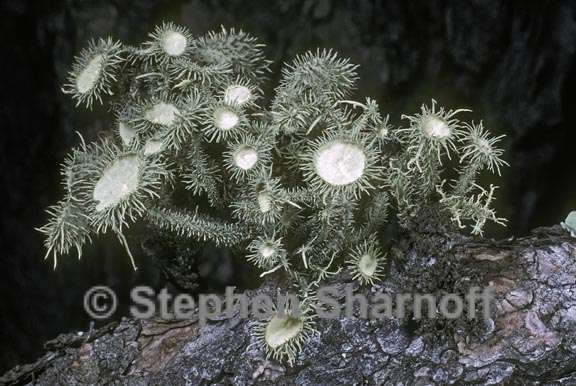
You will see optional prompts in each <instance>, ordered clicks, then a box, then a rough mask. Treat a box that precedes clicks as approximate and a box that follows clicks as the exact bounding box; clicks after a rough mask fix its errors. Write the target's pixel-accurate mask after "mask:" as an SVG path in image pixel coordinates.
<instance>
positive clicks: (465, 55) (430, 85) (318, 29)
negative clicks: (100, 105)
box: [0, 0, 576, 373]
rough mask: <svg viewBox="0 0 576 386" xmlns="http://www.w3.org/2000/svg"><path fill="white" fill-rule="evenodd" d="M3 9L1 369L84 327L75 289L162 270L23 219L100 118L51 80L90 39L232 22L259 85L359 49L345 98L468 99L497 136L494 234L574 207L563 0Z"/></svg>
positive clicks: (574, 83)
mask: <svg viewBox="0 0 576 386" xmlns="http://www.w3.org/2000/svg"><path fill="white" fill-rule="evenodd" d="M528 3H530V4H528ZM532 3H534V4H532ZM0 17H1V20H0V42H1V47H2V50H1V51H0V52H1V53H2V56H1V58H0V79H1V81H0V145H1V148H0V184H1V185H0V186H1V191H2V201H1V202H2V206H1V207H2V215H1V229H0V240H1V249H0V250H1V251H2V255H1V256H0V347H2V349H1V350H0V373H1V372H3V371H4V370H7V369H8V368H10V367H12V366H14V365H16V364H17V363H23V362H28V361H31V360H33V359H35V358H36V357H37V356H39V355H40V353H41V352H42V344H43V342H44V341H45V340H47V339H50V338H53V337H54V336H56V335H57V334H58V333H61V332H69V331H75V330H86V329H88V328H89V318H88V316H87V315H85V314H84V312H83V311H82V295H83V293H84V291H85V290H86V289H87V288H89V287H90V286H92V285H95V284H106V285H109V286H111V287H112V288H114V289H116V290H117V292H118V293H119V294H121V299H122V294H127V293H128V292H127V291H129V288H131V287H132V286H134V285H136V284H139V283H147V284H152V285H155V286H157V287H161V286H163V285H164V284H165V280H166V279H165V277H164V276H163V275H162V272H161V271H162V269H161V268H162V267H161V264H159V263H158V259H156V260H151V259H150V258H149V257H146V254H145V253H140V256H138V257H137V259H138V264H139V266H140V267H141V269H140V270H139V271H138V272H137V273H134V272H132V270H131V267H130V264H129V262H128V259H127V258H126V256H125V253H124V252H123V251H122V250H121V249H120V248H119V247H118V245H117V242H116V241H115V240H114V239H113V238H112V237H110V238H105V239H103V240H99V241H98V242H97V243H95V244H94V245H92V246H91V247H89V248H88V249H87V252H86V256H85V257H84V258H83V260H81V261H80V262H78V261H76V259H75V258H73V257H72V258H69V259H61V262H60V265H59V267H58V269H57V270H56V271H53V270H52V264H51V262H44V261H43V260H42V257H43V255H44V251H43V246H42V238H41V237H40V235H39V234H38V232H36V231H34V227H38V226H40V225H43V223H44V222H45V220H46V216H45V214H44V212H43V211H44V209H45V208H46V206H48V205H51V204H54V203H55V202H56V201H57V200H58V198H59V197H60V195H61V193H62V191H61V188H60V186H59V174H58V173H59V164H60V162H61V161H62V160H63V158H64V156H65V154H66V152H67V151H68V150H69V149H70V148H71V147H72V146H74V145H76V144H77V143H78V137H77V136H76V135H75V131H76V130H78V131H81V132H82V133H83V134H85V135H86V137H87V138H89V139H91V138H94V137H95V135H96V134H95V133H97V132H98V131H100V130H105V129H109V128H110V124H111V122H110V121H107V120H106V115H105V114H104V113H105V112H103V111H95V112H93V113H92V114H90V113H84V112H79V111H76V110H74V108H73V103H72V101H71V100H69V99H68V98H66V97H65V96H64V95H62V93H61V92H60V86H61V84H62V83H63V80H64V78H65V77H66V73H67V71H68V70H69V68H70V65H71V63H72V61H73V56H74V55H75V54H77V53H78V52H79V50H80V49H81V48H83V47H84V46H85V45H86V43H87V41H88V40H89V39H91V38H97V37H105V36H108V35H111V36H112V37H114V38H116V39H120V40H122V41H124V42H126V43H129V44H137V43H139V42H141V41H143V40H145V39H146V35H147V33H148V32H150V31H151V30H152V29H153V27H154V25H156V24H159V23H161V22H162V21H174V22H176V23H178V24H181V25H184V26H186V27H188V28H189V29H190V30H191V31H192V33H193V34H195V35H199V34H204V33H206V32H207V31H209V30H212V29H218V28H219V26H220V25H224V26H226V27H235V28H242V29H243V30H245V31H247V32H249V33H251V34H252V35H254V36H256V37H258V38H259V39H260V41H261V42H263V43H265V44H266V45H267V48H266V50H265V51H266V53H267V56H268V58H269V59H271V60H273V61H274V65H273V66H272V70H273V75H272V76H271V80H270V83H269V85H270V86H269V88H268V89H267V90H266V91H267V93H268V94H267V95H271V90H272V89H273V87H274V86H275V84H276V82H277V80H278V78H277V77H278V74H279V72H280V71H279V70H280V68H281V63H282V62H284V61H288V60H291V59H292V58H293V57H294V56H295V55H296V54H298V53H302V52H304V51H306V50H308V49H315V48H316V47H321V48H333V49H335V50H336V51H338V52H339V53H340V54H341V55H342V56H345V57H350V58H351V59H352V62H353V63H356V64H360V68H359V76H360V81H359V83H358V91H357V93H356V95H355V98H358V99H363V98H365V97H367V96H370V97H373V98H375V99H377V100H378V102H379V103H380V106H381V107H382V109H383V111H384V112H385V113H389V114H390V115H391V120H392V123H393V124H400V121H399V116H400V114H402V113H407V114H411V113H414V112H416V111H417V110H418V109H419V106H420V104H421V103H423V102H429V101H430V98H435V99H436V100H438V101H439V103H440V104H441V105H444V106H447V107H449V108H457V107H469V108H472V109H474V113H472V114H469V115H468V117H467V118H468V119H476V120H479V119H483V120H484V123H485V126H486V127H488V128H490V129H491V130H492V131H493V132H494V133H498V134H506V135H507V138H506V139H505V141H504V144H505V147H506V149H507V152H506V160H507V161H508V162H509V163H510V164H511V167H510V168H508V169H507V170H506V171H505V174H504V176H503V178H502V179H501V181H499V183H500V185H501V189H500V190H499V192H498V200H499V203H498V205H497V207H498V209H499V214H500V215H502V216H505V217H507V218H508V219H509V220H510V222H509V226H508V228H507V229H497V228H493V229H490V230H489V235H490V236H494V237H506V236H510V235H522V234H525V233H526V232H528V231H529V230H530V229H531V228H533V227H535V226H539V225H550V224H555V223H558V222H560V221H561V220H562V219H563V218H564V216H565V215H566V214H567V213H568V211H569V210H570V209H576V194H575V192H576V168H574V166H573V165H574V162H575V160H576V158H575V155H574V154H575V152H574V146H575V145H576V130H575V124H576V111H573V110H574V107H572V105H571V102H572V101H573V100H576V98H575V96H576V95H575V93H576V66H575V62H574V51H575V49H576V3H574V2H571V1H553V0H541V1H538V2H525V1H501V0H484V1H480V0H477V1H462V0H453V1H448V0H445V1H430V0H422V1H396V0H391V1H377V0H373V1H368V0H354V1H352V0H350V1H328V0H308V1H287V0H284V1H276V2H274V1H270V0H259V1H250V2H248V1H245V0H226V1H224V0H221V1H217V0H197V1H167V0H166V1H162V0H158V1H144V0H139V1H138V0H127V1H115V0H98V1H78V0H77V1H72V0H68V1H46V2H41V1H24V0H6V1H2V2H0ZM140 252H142V249H141V250H140ZM167 253H170V252H169V251H168V252H167ZM213 256H217V257H213ZM195 264H197V265H198V266H199V267H200V268H199V272H200V273H199V275H200V278H199V283H200V287H199V289H201V290H217V289H218V288H221V287H222V286H223V285H225V284H226V283H236V284H240V285H241V286H242V285H250V284H249V283H248V284H247V283H246V275H245V274H244V271H243V270H242V269H241V268H240V266H241V264H240V263H239V262H238V261H236V260H235V259H233V258H232V257H231V256H228V255H226V254H224V255H221V254H212V258H210V259H204V260H203V259H202V258H200V259H199V261H196V262H195ZM126 296H127V295H126ZM123 307H124V308H123V310H124V311H125V307H126V305H123ZM119 315H121V312H119V313H118V315H117V316H119Z"/></svg>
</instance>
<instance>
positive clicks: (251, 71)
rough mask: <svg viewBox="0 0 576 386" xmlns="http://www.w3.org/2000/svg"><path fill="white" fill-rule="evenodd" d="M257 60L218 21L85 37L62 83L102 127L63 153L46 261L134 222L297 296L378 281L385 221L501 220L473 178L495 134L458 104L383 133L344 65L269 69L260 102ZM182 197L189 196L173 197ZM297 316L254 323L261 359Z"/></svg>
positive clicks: (301, 337)
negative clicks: (242, 260) (283, 281)
mask: <svg viewBox="0 0 576 386" xmlns="http://www.w3.org/2000/svg"><path fill="white" fill-rule="evenodd" d="M269 65H270V62H268V61H267V60H266V59H265V58H264V54H263V46H262V45H261V44H259V43H258V42H257V41H256V39H254V38H253V37H251V36H249V35H248V34H246V33H244V32H242V31H234V30H225V29H222V30H221V31H220V32H212V33H209V34H207V35H206V36H201V37H194V36H192V34H191V33H190V32H188V31H187V29H185V28H183V27H179V26H175V25H173V24H163V25H161V26H159V27H157V28H156V29H155V30H154V32H153V33H152V34H151V35H150V37H149V40H148V41H147V42H145V43H143V44H142V45H140V46H129V45H124V44H122V43H120V42H113V41H112V40H111V39H108V40H100V41H98V42H95V43H91V44H89V47H88V48H87V49H86V50H85V51H83V52H82V53H81V55H80V57H79V58H78V59H77V60H76V63H75V64H74V65H73V71H72V72H71V74H70V77H69V80H68V82H67V84H66V86H65V87H64V91H65V92H66V93H67V94H70V95H71V96H72V98H73V99H74V100H75V101H76V102H77V103H78V104H81V105H84V106H86V107H91V106H92V105H93V104H94V103H96V102H98V103H104V102H106V103H108V106H109V108H110V110H111V111H112V112H113V114H112V117H111V122H114V124H113V125H112V126H113V127H114V128H115V129H114V130H113V133H109V135H108V136H106V137H105V138H103V139H101V140H99V141H98V142H96V143H91V144H85V143H84V140H83V139H81V144H80V146H79V147H78V148H76V149H73V150H72V151H71V153H70V155H69V156H68V157H67V159H66V161H65V162H64V165H63V168H62V175H63V185H64V189H65V192H64V198H63V199H62V200H61V201H60V202H59V203H58V204H56V205H55V206H53V207H51V208H50V209H49V214H50V219H49V221H48V224H47V225H45V226H43V227H42V228H40V230H41V231H42V232H43V233H44V234H45V236H46V242H45V244H46V247H47V256H50V255H51V256H53V258H54V264H56V258H57V257H58V256H60V255H63V254H66V253H67V252H69V251H70V250H71V249H76V250H77V252H78V254H81V251H82V246H83V245H84V244H85V243H86V242H87V241H91V239H92V237H94V236H95V235H98V234H100V233H105V232H107V231H112V232H114V233H115V234H117V235H118V238H119V240H120V242H121V243H122V244H123V245H124V246H125V247H126V249H127V250H128V251H129V249H128V243H127V240H126V238H125V237H124V233H125V231H126V229H127V228H128V227H129V226H130V225H131V224H133V223H135V222H137V221H144V222H147V223H149V224H151V225H152V226H155V227H158V228H162V229H165V230H167V231H169V232H173V233H175V234H178V235H181V236H184V237H188V238H192V239H194V240H195V241H197V242H206V243H213V244H217V245H224V246H227V247H231V248H234V249H235V250H236V251H237V252H238V254H241V255H244V256H246V259H247V261H248V262H249V263H252V264H254V265H256V266H257V267H258V269H260V270H261V272H262V276H266V275H268V274H271V273H272V272H277V273H282V275H285V276H286V277H288V278H289V279H291V280H289V281H290V282H292V283H293V284H294V286H295V287H296V288H297V289H298V291H299V292H298V293H300V294H301V296H302V297H303V298H308V297H309V296H310V295H309V294H311V293H313V291H314V289H315V288H316V287H317V286H318V285H319V284H320V282H322V281H323V280H326V279H327V278H329V277H330V276H331V275H333V274H335V273H337V272H340V271H341V270H343V269H348V270H350V271H351V274H352V276H353V277H354V278H356V279H357V280H358V281H359V282H360V283H361V284H365V285H371V284H374V283H375V282H377V281H378V280H379V279H381V278H382V277H383V276H384V272H385V256H386V253H385V251H386V249H385V245H384V244H383V243H382V240H384V237H383V233H382V232H383V229H384V227H385V225H386V224H387V223H391V222H398V223H399V224H400V226H404V227H406V226H408V225H409V224H410V222H411V221H414V219H416V218H417V215H418V213H419V212H420V211H421V210H422V208H424V207H426V206H427V205H429V204H430V203H435V205H438V206H439V207H440V208H442V210H444V211H445V213H446V214H447V216H446V218H447V219H449V221H450V219H451V221H453V222H454V223H455V224H457V225H458V226H459V227H461V228H468V229H470V230H471V232H472V233H473V234H478V235H481V234H482V230H483V227H484V225H485V223H486V222H487V221H492V222H495V223H499V224H503V223H504V221H505V220H504V219H502V218H499V217H497V216H496V214H495V212H494V210H493V209H492V207H491V204H492V202H493V200H494V190H495V187H494V186H490V187H488V188H484V187H482V186H480V185H479V183H478V177H479V176H480V174H481V173H483V172H488V173H498V174H500V168H501V167H502V166H504V165H506V163H505V162H504V161H503V160H502V159H501V155H502V150H501V149H499V148H498V147H497V145H498V142H499V141H500V139H501V137H491V136H490V134H489V133H488V131H486V130H485V129H484V127H483V125H482V123H466V122H463V121H461V116H463V115H464V114H465V113H466V112H467V111H469V110H467V109H445V108H443V107H440V106H439V105H438V104H437V103H436V101H434V100H433V101H432V102H431V104H425V105H422V107H421V110H420V112H418V113H416V114H413V115H403V116H402V118H404V120H405V122H406V123H407V125H406V126H404V127H393V126H392V125H390V124H389V117H388V116H387V115H383V114H382V113H381V111H380V108H379V106H378V104H377V103H376V101H375V100H373V99H370V98H367V99H365V100H364V101H355V100H352V99H351V98H352V92H353V90H354V87H355V82H356V80H357V74H356V69H357V67H356V66H355V65H353V64H351V63H350V62H349V60H347V59H343V58H341V57H339V56H338V55H337V54H336V53H334V52H332V51H326V50H317V51H316V52H308V53H305V54H304V55H301V56H298V57H297V58H296V59H294V60H293V61H292V62H291V63H289V64H287V65H285V66H284V68H283V70H282V77H281V80H280V82H279V84H278V86H277V87H276V89H275V95H274V96H272V97H270V98H269V99H268V100H270V105H269V107H266V105H265V104H264V102H265V101H266V99H264V97H263V92H262V86H263V84H264V82H265V81H266V75H267V73H268V71H269ZM104 97H107V98H106V99H105V98H104ZM182 190H187V192H188V195H189V196H190V197H194V199H195V200H196V202H198V205H197V206H195V207H182V206H178V204H177V202H182V201H178V200H175V199H174V196H175V194H176V193H175V192H178V191H179V192H181V191H182ZM389 213H394V216H389ZM130 256H131V257H132V255H131V254H130ZM304 300H306V299H304ZM305 315H306V316H305V319H286V318H284V319H282V318H279V317H275V318H272V320H270V321H268V322H267V323H265V324H262V326H261V328H260V330H259V331H260V332H261V333H260V336H261V337H262V339H263V341H264V342H265V346H266V347H267V349H268V350H269V353H271V355H272V356H274V357H276V358H286V359H288V360H293V359H294V355H295V350H297V349H298V347H299V346H300V345H301V344H303V343H304V341H305V340H306V339H307V337H308V336H309V335H310V334H311V331H313V324H314V322H313V315H310V310H306V313H305Z"/></svg>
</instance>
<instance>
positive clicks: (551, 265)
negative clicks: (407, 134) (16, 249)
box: [0, 227, 576, 386]
mask: <svg viewBox="0 0 576 386" xmlns="http://www.w3.org/2000/svg"><path fill="white" fill-rule="evenodd" d="M435 232H436V233H435ZM442 232H444V230H441V229H440V230H436V231H432V230H420V231H419V232H418V233H414V232H413V233H410V234H406V235H403V236H402V238H400V239H399V240H398V242H397V243H396V244H395V245H397V246H396V247H394V248H393V249H392V252H391V254H390V260H391V262H390V268H389V269H390V272H389V274H388V275H387V279H386V280H385V281H384V282H383V283H381V284H380V285H378V286H377V287H374V288H372V289H370V290H367V289H361V288H357V287H355V288H356V290H357V291H358V292H362V291H364V292H365V293H370V292H372V293H373V292H375V291H376V290H381V291H384V292H387V293H390V294H394V293H399V292H406V291H420V292H423V291H424V290H426V291H431V292H438V293H442V292H456V293H458V292H463V291H465V290H466V289H467V288H468V287H469V286H471V285H477V284H481V285H484V286H486V285H489V284H490V285H493V286H494V288H495V291H496V296H495V302H494V304H493V307H492V314H491V315H492V318H491V319H490V320H488V321H487V322H483V323H481V324H478V323H472V322H468V321H464V320H456V321H450V322H447V321H442V320H439V319H438V320H426V321H424V320H423V321H414V320H410V316H409V315H408V316H407V317H405V318H404V319H401V320H399V319H395V318H390V319H388V318H385V319H381V320H366V319H362V318H346V317H342V318H340V319H338V320H325V319H321V320H318V322H317V329H318V331H319V332H318V334H316V335H315V336H314V337H313V338H312V339H311V340H310V341H309V342H308V343H307V344H306V345H305V347H304V349H303V350H302V351H301V352H300V354H299V355H298V358H297V361H296V363H295V364H294V365H293V366H287V365H285V364H282V363H279V362H276V361H272V360H267V359H266V355H265V352H264V350H263V349H262V347H261V346H260V345H259V344H258V341H257V339H256V338H255V336H254V334H253V329H252V327H251V321H250V320H245V319H240V318H238V317H234V318H231V319H226V318H223V319H220V320H215V321H211V322H210V323H208V324H207V325H206V326H204V327H200V325H199V323H198V321H197V320H186V321H163V320H148V321H139V320H130V319H124V320H122V321H121V322H116V323H112V324H110V325H108V326H106V327H104V328H101V329H98V330H96V331H92V332H89V333H86V334H84V335H81V336H80V335H77V334H68V335H61V336H60V337H58V338H57V339H55V340H53V341H50V342H48V343H47V344H46V350H47V353H46V354H45V355H44V356H43V357H42V358H40V359H39V360H38V361H37V362H35V363H33V364H30V365H24V366H18V367H16V368H14V369H12V370H11V371H9V372H8V373H6V374H5V375H4V376H3V377H1V378H0V385H67V386H71V385H173V386H177V385H208V384H211V385H212V384H218V385H229V384H233V385H353V384H378V385H381V384H384V385H445V384H455V385H475V384H478V385H493V384H506V385H516V384H517V385H576V239H572V238H570V237H569V235H568V234H567V233H566V232H564V231H563V230H561V229H560V227H553V228H540V229H536V230H535V231H533V232H532V233H531V235H530V236H528V237H524V238H518V239H508V240H503V241H490V240H481V241H477V240H472V239H468V238H464V237H461V236H457V237H451V238H449V239H448V238H446V237H445V236H444V233H442ZM332 283H336V284H337V285H338V286H339V288H344V287H345V286H346V285H347V284H350V283H352V281H351V280H350V277H349V276H347V275H346V274H341V275H339V276H337V277H335V278H333V280H332ZM276 284H277V283H276ZM275 288H276V287H275V285H274V286H273V285H272V284H271V283H267V284H265V285H264V286H262V287H261V288H259V289H258V290H255V291H249V292H247V294H248V295H249V296H255V295H256V294H258V293H264V292H271V291H274V290H275Z"/></svg>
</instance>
